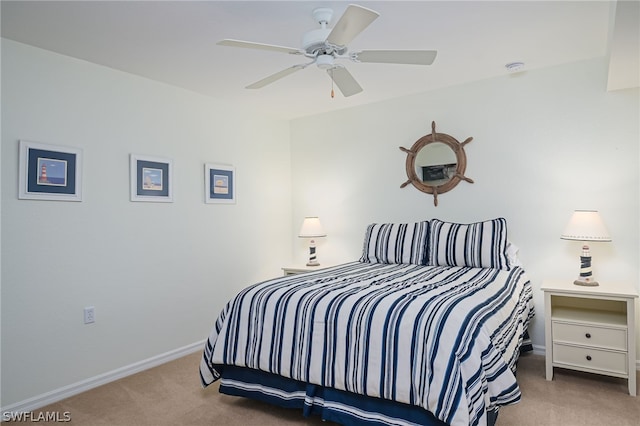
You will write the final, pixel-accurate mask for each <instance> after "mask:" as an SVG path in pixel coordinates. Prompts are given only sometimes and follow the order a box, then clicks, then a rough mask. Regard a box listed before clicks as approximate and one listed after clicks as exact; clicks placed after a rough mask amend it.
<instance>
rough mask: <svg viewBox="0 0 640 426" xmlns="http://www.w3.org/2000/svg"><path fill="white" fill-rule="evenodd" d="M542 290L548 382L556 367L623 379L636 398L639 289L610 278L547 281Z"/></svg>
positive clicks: (630, 392)
mask: <svg viewBox="0 0 640 426" xmlns="http://www.w3.org/2000/svg"><path fill="white" fill-rule="evenodd" d="M542 291H544V310H545V345H546V376H547V380H552V379H553V367H561V368H568V369H572V370H579V371H586V372H589V373H595V374H604V375H607V376H614V377H622V378H625V379H627V380H628V384H629V394H630V395H631V396H636V330H635V326H636V323H635V318H636V317H635V299H636V298H637V297H638V292H637V291H636V289H635V288H633V287H632V286H631V285H630V284H625V283H608V282H606V281H603V282H601V284H600V285H599V286H597V287H583V286H578V285H575V284H573V282H572V281H571V280H566V281H564V280H562V281H561V280H545V281H544V282H543V283H542Z"/></svg>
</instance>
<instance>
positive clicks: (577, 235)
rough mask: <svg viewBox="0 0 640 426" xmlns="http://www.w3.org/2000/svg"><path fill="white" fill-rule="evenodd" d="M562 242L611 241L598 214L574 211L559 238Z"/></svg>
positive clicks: (595, 212)
mask: <svg viewBox="0 0 640 426" xmlns="http://www.w3.org/2000/svg"><path fill="white" fill-rule="evenodd" d="M560 238H562V239H563V240H578V241H611V236H610V234H609V231H608V230H607V227H606V226H605V225H604V222H603V221H602V218H601V217H600V214H599V213H598V212H597V211H595V210H576V211H575V212H573V215H572V216H571V219H570V220H569V223H568V224H567V226H566V228H565V229H564V232H563V233H562V235H561V236H560Z"/></svg>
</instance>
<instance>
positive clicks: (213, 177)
mask: <svg viewBox="0 0 640 426" xmlns="http://www.w3.org/2000/svg"><path fill="white" fill-rule="evenodd" d="M204 201H205V203H218V204H234V203H235V202H236V171H235V168H234V167H233V166H227V165H223V164H205V165H204Z"/></svg>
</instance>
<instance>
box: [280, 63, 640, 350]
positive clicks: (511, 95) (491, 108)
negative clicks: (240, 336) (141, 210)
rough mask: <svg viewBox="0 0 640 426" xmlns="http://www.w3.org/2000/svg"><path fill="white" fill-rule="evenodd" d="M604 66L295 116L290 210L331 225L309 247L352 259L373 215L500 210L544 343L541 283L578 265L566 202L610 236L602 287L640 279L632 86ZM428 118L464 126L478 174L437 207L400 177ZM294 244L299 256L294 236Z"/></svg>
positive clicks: (444, 125) (459, 132)
mask: <svg viewBox="0 0 640 426" xmlns="http://www.w3.org/2000/svg"><path fill="white" fill-rule="evenodd" d="M606 70H607V67H606V62H605V61H604V59H594V60H589V61H585V62H580V63H574V64H567V65H563V66H558V67H555V68H550V69H543V70H537V71H530V72H526V73H521V74H513V75H505V76H504V77H500V78H493V79H489V80H484V81H478V82H476V83H472V84H467V85H463V86H457V87H450V88H446V89H442V90H437V91H432V92H429V93H425V94H422V95H414V96H409V97H404V98H400V99H396V100H393V101H387V102H381V103H378V104H372V105H369V106H364V107H360V108H353V109H348V110H343V111H336V112H333V113H329V114H323V115H319V116H313V117H308V118H302V119H298V120H294V121H293V122H292V125H291V127H292V131H291V144H292V149H291V152H292V166H293V175H292V177H293V200H294V204H293V218H294V222H295V220H298V221H301V218H302V217H303V216H305V215H310V214H313V215H317V216H319V217H320V219H321V221H322V223H323V225H324V228H325V231H326V232H327V234H328V236H327V238H325V239H320V240H319V241H318V256H319V258H320V261H321V262H323V261H324V262H325V263H330V262H333V261H336V262H339V261H345V260H355V259H357V258H358V257H359V256H360V252H361V250H362V239H363V236H364V231H365V227H366V225H367V224H368V223H371V222H394V221H395V222H400V221H417V220H425V219H431V218H439V219H442V220H448V221H459V222H474V221H481V220H484V219H489V218H493V217H497V216H502V217H505V218H506V219H507V221H508V224H509V231H508V232H509V237H510V239H511V240H512V241H513V242H514V243H515V244H516V245H517V246H519V247H520V256H521V259H522V261H523V262H524V265H525V267H526V270H527V271H528V274H529V278H530V279H531V281H532V283H533V287H534V294H535V304H536V310H537V316H536V318H535V320H534V322H533V324H532V327H531V331H532V337H533V342H534V344H535V346H536V349H537V350H538V351H542V350H543V349H544V306H543V297H542V292H541V291H540V284H541V282H542V280H544V279H546V278H561V279H563V278H564V279H567V280H573V279H574V278H576V277H577V274H578V271H579V258H578V256H579V254H580V246H581V244H580V242H576V241H565V240H560V233H561V232H562V230H563V229H564V226H565V225H566V223H567V221H568V220H569V217H570V216H571V213H572V212H573V210H574V209H597V210H599V211H600V212H601V215H602V217H603V219H604V221H605V222H606V224H607V225H608V227H609V230H610V232H611V235H612V236H613V242H612V243H610V244H606V243H601V244H592V246H591V252H592V255H593V269H594V273H595V274H596V275H597V277H598V279H599V281H600V283H601V285H606V282H607V281H609V280H611V281H613V280H625V281H630V282H632V283H633V284H634V285H635V286H636V287H637V288H640V287H638V286H639V272H640V271H639V269H638V268H639V263H640V262H639V259H640V247H639V244H640V243H639V241H640V238H639V237H640V233H639V232H640V231H639V217H640V212H639V208H638V199H639V195H640V179H639V169H640V167H639V165H640V158H639V145H640V134H639V128H640V108H639V105H640V102H639V99H640V97H639V90H638V89H633V90H621V91H616V92H606V84H607V74H606ZM432 121H435V122H436V131H437V132H441V133H447V134H449V135H451V136H453V137H455V138H456V139H458V140H459V141H461V142H462V141H464V140H465V139H466V138H468V137H470V136H471V137H473V141H472V142H471V143H469V144H468V145H466V147H465V151H466V154H467V161H468V164H467V172H466V175H467V176H468V177H469V178H471V179H473V180H474V181H475V183H474V184H469V183H466V182H461V183H460V184H459V185H458V186H457V187H456V188H455V189H453V191H451V192H448V193H446V194H442V195H440V197H439V206H438V207H434V205H433V198H432V196H430V195H428V194H424V193H422V192H419V191H418V190H417V189H415V188H414V187H412V186H408V187H406V188H403V189H401V188H400V185H401V184H402V183H403V182H405V181H406V180H407V177H406V174H405V159H406V154H405V153H404V152H402V151H400V149H399V147H400V146H403V147H405V148H410V147H411V146H412V145H413V143H414V142H415V141H416V140H418V139H419V138H420V137H422V136H424V135H426V134H429V133H431V122H432ZM296 226H299V225H298V224H295V223H294V232H295V227H296ZM293 246H294V249H295V251H294V253H295V254H296V256H304V247H301V243H300V242H299V241H297V240H296V239H294V241H293ZM638 328H640V327H638ZM638 340H639V341H640V339H638ZM638 353H639V354H640V350H639V351H638Z"/></svg>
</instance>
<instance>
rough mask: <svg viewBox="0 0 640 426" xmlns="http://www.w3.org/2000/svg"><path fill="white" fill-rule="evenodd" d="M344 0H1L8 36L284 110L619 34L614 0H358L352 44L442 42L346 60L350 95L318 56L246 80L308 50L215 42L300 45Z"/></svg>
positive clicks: (566, 54) (544, 63) (604, 50)
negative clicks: (425, 62)
mask: <svg viewBox="0 0 640 426" xmlns="http://www.w3.org/2000/svg"><path fill="white" fill-rule="evenodd" d="M348 3H356V1H355V0H354V1H352V2H343V1H320V0H318V1H278V2H274V1H252V2H246V1H226V2H225V1H159V2H156V1H117V2H116V1H66V2H58V1H43V2H36V1H16V2H14V1H2V10H1V13H2V36H3V37H5V38H8V39H12V40H15V41H19V42H22V43H26V44H30V45H33V46H37V47H40V48H43V49H47V50H51V51H54V52H58V53H61V54H64V55H69V56H72V57H76V58H80V59H84V60H87V61H90V62H94V63H97V64H101V65H105V66H108V67H111V68H115V69H118V70H122V71H126V72H129V73H133V74H137V75H140V76H144V77H147V78H150V79H153V80H157V81H161V82H165V83H167V84H170V85H174V86H178V87H182V88H185V89H189V90H192V91H194V92H198V93H202V94H205V95H210V96H213V97H216V98H220V99H222V100H224V101H226V102H228V103H229V105H240V106H241V107H242V108H254V107H255V108H259V109H261V110H262V111H264V112H266V113H269V114H274V115H276V116H278V117H282V118H285V119H290V118H296V117H300V116H305V115H310V114H317V113H321V112H325V111H331V110H335V109H339V108H345V107H350V106H355V105H361V104H366V103H371V102H376V101H380V100H384V99H389V98H394V97H398V96H402V95H407V94H412V93H418V92H425V91H429V90H433V89H436V88H440V87H445V86H451V85H458V84H464V83H466V82H471V81H476V80H481V79H485V78H490V77H495V76H502V75H506V74H508V72H507V70H506V69H505V64H507V63H509V62H514V61H523V62H525V63H526V66H525V72H526V70H533V69H538V68H543V67H549V66H554V65H558V64H562V63H569V62H574V61H580V60H583V59H589V58H595V57H604V56H607V55H608V53H609V51H610V49H611V48H610V45H609V40H610V39H611V38H613V37H611V34H610V30H612V29H611V28H610V22H611V21H612V20H611V19H610V6H611V3H610V2H599V1H567V2H561V1H546V2H543V1H494V2H490V1H478V0H476V1H362V2H357V4H359V5H362V6H365V7H368V8H371V9H374V10H376V11H377V12H379V13H380V17H379V18H378V19H377V20H376V21H374V22H373V23H372V24H371V25H370V26H369V27H368V28H367V29H366V30H365V31H364V32H362V33H361V34H360V35H359V36H358V37H356V38H355V39H354V40H353V42H352V43H351V45H350V46H349V49H350V50H351V51H357V50H363V49H435V50H438V57H437V58H436V60H435V62H434V64H433V65H431V66H426V67H425V66H416V65H388V64H372V63H366V64H364V63H353V62H349V61H347V62H344V65H346V67H347V68H348V69H349V71H350V72H351V74H352V75H353V76H354V77H355V78H356V79H357V80H358V82H359V83H360V85H361V86H362V87H363V88H364V92H362V93H360V94H358V95H355V96H352V97H349V98H344V97H342V95H341V94H340V93H339V92H338V90H337V89H336V97H335V98H334V99H331V97H330V91H331V80H330V78H329V77H328V75H327V74H326V72H325V71H322V70H320V69H318V68H316V67H309V68H307V69H304V70H302V71H300V72H297V73H295V74H293V75H291V76H288V77H286V78H284V79H282V80H279V81H277V82H275V83H273V84H271V85H269V86H267V87H264V88H262V89H258V90H249V89H245V88H244V87H245V86H247V85H248V84H250V83H253V82H255V81H257V80H260V79H261V78H263V77H266V76H268V75H270V74H273V73H275V72H277V71H280V70H282V69H284V68H287V67H290V66H292V65H294V64H298V63H304V62H307V60H306V58H301V57H300V56H295V55H287V54H284V53H278V52H268V51H259V50H250V49H238V48H231V47H224V46H218V45H216V43H217V42H218V41H220V40H221V39H223V38H235V39H240V40H247V41H255V42H261V43H268V44H275V45H281V46H289V47H294V48H298V47H300V42H301V37H302V35H303V33H304V32H306V31H308V30H311V29H315V28H317V24H316V23H315V22H314V20H313V17H312V14H311V13H312V11H313V9H314V8H316V7H319V6H322V7H331V8H333V9H334V19H333V22H334V23H335V22H336V20H337V18H338V17H339V16H341V15H342V13H343V12H344V10H345V8H346V6H347V5H348ZM634 22H635V23H634ZM631 25H632V26H633V25H635V27H636V28H637V27H638V20H637V18H636V20H635V21H633V20H632V23H631ZM636 32H637V31H636ZM633 34H635V33H633ZM605 86H606V82H604V83H603V89H604V88H605Z"/></svg>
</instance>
